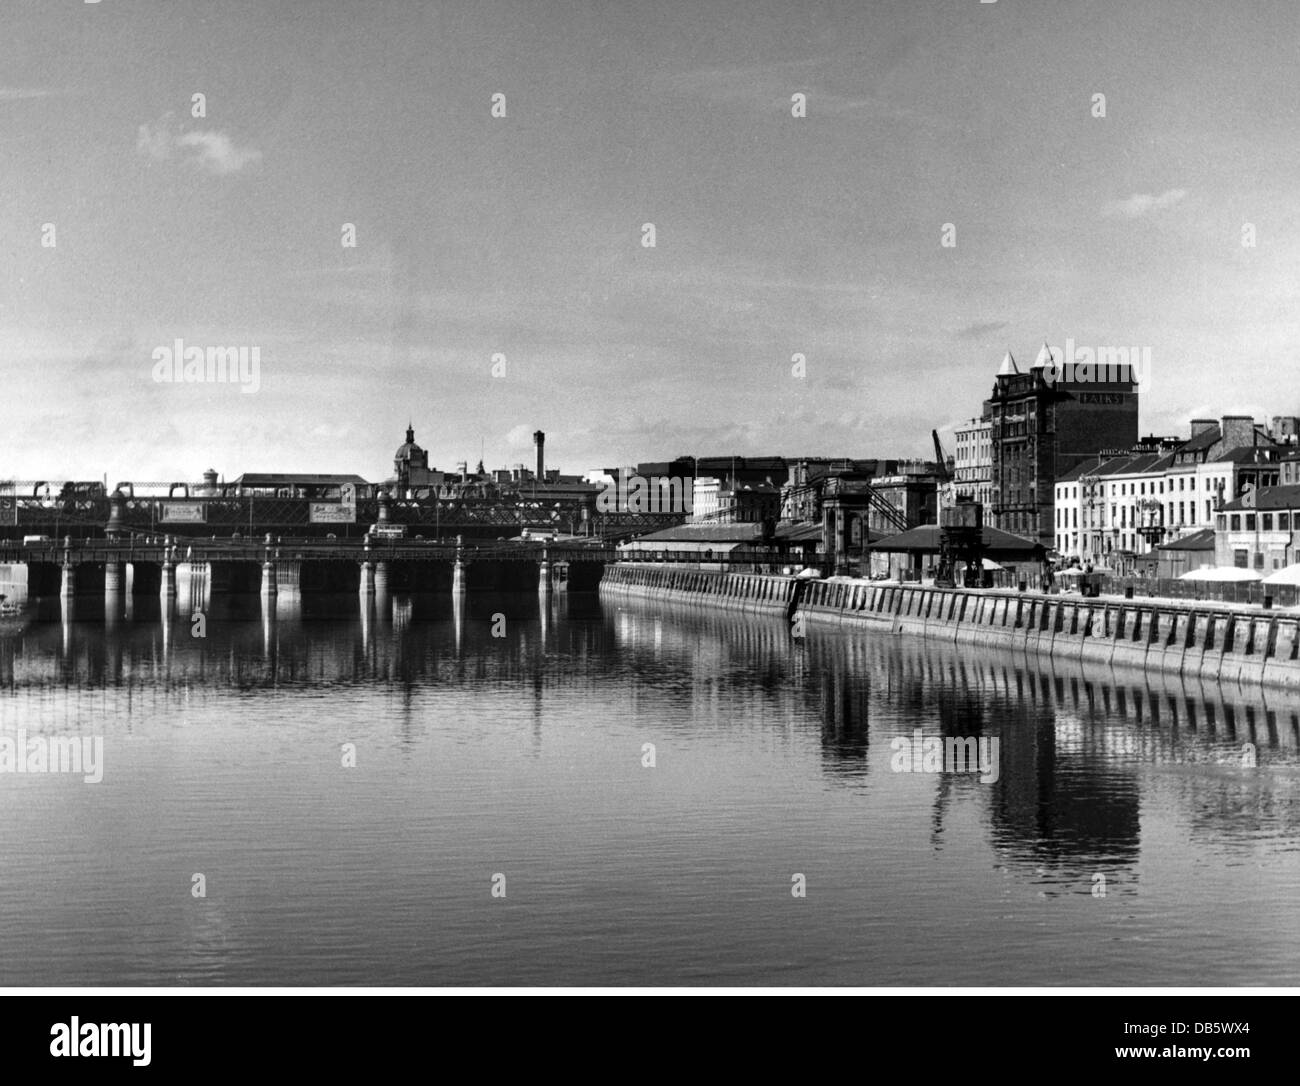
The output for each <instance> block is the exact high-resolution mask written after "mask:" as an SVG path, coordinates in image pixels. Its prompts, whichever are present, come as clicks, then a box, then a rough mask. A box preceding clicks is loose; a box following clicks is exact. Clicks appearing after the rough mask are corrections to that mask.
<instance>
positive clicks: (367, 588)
mask: <svg viewBox="0 0 1300 1086" xmlns="http://www.w3.org/2000/svg"><path fill="white" fill-rule="evenodd" d="M357 591H358V592H359V593H360V594H361V595H363V596H373V595H374V594H375V564H374V563H373V562H371V561H370V560H369V559H366V560H365V561H364V562H362V563H361V584H360V586H359V587H358V589H357Z"/></svg>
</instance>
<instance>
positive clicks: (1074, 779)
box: [0, 596, 1300, 985]
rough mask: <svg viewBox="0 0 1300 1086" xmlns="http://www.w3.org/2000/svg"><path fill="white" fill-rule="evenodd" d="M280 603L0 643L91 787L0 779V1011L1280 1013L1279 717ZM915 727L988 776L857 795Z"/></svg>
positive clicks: (593, 610) (664, 625)
mask: <svg viewBox="0 0 1300 1086" xmlns="http://www.w3.org/2000/svg"><path fill="white" fill-rule="evenodd" d="M308 604H309V606H308V611H307V613H306V614H304V613H303V610H302V607H301V606H300V605H295V604H294V603H293V602H291V601H288V600H285V599H283V598H282V599H281V600H280V601H279V604H278V612H279V614H278V617H274V618H272V617H269V616H268V617H266V618H263V617H262V615H261V611H260V604H259V601H258V600H256V599H251V600H236V601H228V602H226V603H225V604H224V607H222V606H218V607H217V608H215V609H214V610H213V611H212V612H211V613H209V614H208V615H206V616H204V622H205V624H206V630H204V631H203V632H205V633H206V636H205V637H202V638H200V637H195V636H193V633H194V632H195V627H194V625H193V620H192V618H191V617H190V616H183V615H182V616H177V617H175V618H172V619H171V620H169V621H168V622H167V623H165V624H164V623H163V622H161V621H160V619H159V616H158V615H157V613H156V610H155V611H154V613H153V614H152V615H149V614H142V613H141V612H140V611H139V610H137V612H136V613H135V614H134V615H133V616H132V617H131V618H129V619H122V620H119V621H118V622H117V623H116V624H115V625H114V626H113V628H111V629H105V626H104V623H103V621H102V618H100V617H96V616H86V615H83V614H82V613H81V612H78V614H77V615H76V616H75V619H76V620H75V621H72V622H70V623H63V622H61V621H58V612H57V610H56V611H55V613H54V615H53V616H52V617H53V618H54V621H48V622H41V623H37V624H34V625H31V626H29V627H28V628H27V629H26V630H25V631H17V632H15V631H12V630H10V631H8V632H6V633H4V634H0V739H3V738H4V737H8V738H10V739H11V740H16V739H17V737H18V732H19V729H23V730H24V731H25V733H26V736H27V737H28V738H29V740H30V738H31V737H36V738H38V739H40V740H46V741H48V740H49V739H51V738H53V737H56V736H86V737H94V736H100V737H102V739H103V752H104V753H103V759H104V767H103V770H104V771H103V780H102V782H100V783H98V784H87V783H84V782H83V780H82V778H81V776H77V775H73V774H68V773H63V774H56V773H44V774H42V773H21V774H20V773H11V772H4V773H0V827H3V829H2V832H0V983H3V984H6V985H18V984H22V985H27V984H42V985H50V984H92V985H106V984H178V983H179V984H223V985H224V984H295V985H299V984H305V985H323V984H375V985H441V984H458V985H459V984H645V985H658V984H742V983H743V984H887V985H899V984H921V985H984V984H992V985H1008V984H1081V985H1145V984H1159V985H1163V984H1180V985H1192V984H1231V985H1237V984H1284V985H1294V984H1297V983H1300V923H1298V922H1297V915H1298V911H1297V906H1298V905H1300V751H1298V750H1297V730H1296V729H1297V713H1300V699H1297V698H1296V697H1295V696H1288V695H1283V694H1276V693H1272V692H1266V693H1263V694H1261V693H1260V692H1259V691H1258V690H1254V691H1241V690H1237V689H1235V688H1234V689H1232V690H1220V689H1218V688H1217V687H1209V688H1202V686H1201V685H1200V684H1199V683H1195V684H1192V685H1187V686H1184V685H1182V684H1181V683H1180V681H1179V680H1178V679H1176V678H1175V679H1167V678H1163V677H1161V676H1159V675H1147V674H1142V673H1139V674H1135V675H1118V674H1113V673H1112V672H1110V671H1109V670H1097V669H1091V670H1089V671H1084V670H1081V669H1080V668H1079V666H1078V665H1053V663H1052V662H1051V661H1048V660H1045V659H1040V658H1037V657H1030V658H1029V659H1027V660H1026V659H1025V658H1024V657H1021V656H1017V655H1015V654H1014V653H1012V652H1010V651H1006V652H1003V651H992V650H991V651H988V652H987V653H981V652H980V651H979V650H977V649H970V648H961V649H958V648H955V647H952V646H946V647H945V646H942V645H936V644H934V643H926V642H922V641H919V640H913V639H900V638H895V637H890V636H888V635H879V634H870V633H856V634H850V633H844V632H838V631H836V632H832V631H826V632H821V631H818V630H816V629H815V628H814V629H813V630H812V632H811V634H810V636H809V637H808V639H807V640H806V641H803V642H792V641H791V640H790V639H789V636H788V634H787V631H786V629H785V627H784V626H783V625H782V624H781V623H780V622H779V621H776V620H772V619H767V618H762V617H754V616H739V615H734V614H713V613H708V612H698V611H690V612H687V611H680V610H678V611H673V610H669V609H666V608H665V609H656V608H655V607H653V606H651V605H644V604H629V605H625V606H622V607H620V606H618V605H616V604H612V603H610V602H608V601H606V602H605V603H604V604H603V605H602V604H601V603H599V602H597V601H596V600H595V599H593V598H590V597H586V598H584V597H574V598H573V599H571V600H565V599H562V598H560V599H557V600H556V601H554V602H553V603H552V604H551V605H550V606H549V607H547V608H544V609H541V610H539V605H538V601H537V599H536V597H535V596H519V597H479V596H472V597H470V599H469V600H468V603H467V604H466V605H464V606H462V607H461V608H459V609H455V608H453V603H452V601H451V599H449V598H447V597H442V598H437V597H430V598H423V597H422V598H416V599H396V600H391V601H390V600H386V599H381V600H380V601H379V602H378V606H377V609H376V610H375V611H372V612H371V613H370V614H369V615H368V616H366V617H365V618H364V620H363V618H362V617H361V614H360V611H361V609H360V608H359V606H358V601H357V600H356V598H355V597H353V598H350V599H341V600H333V601H317V602H313V601H308ZM56 606H57V605H56ZM137 606H138V605H137ZM457 611H458V612H459V613H457ZM494 615H499V616H502V619H498V620H496V621H495V623H494V618H493V616H494ZM494 624H495V626H496V628H497V632H498V633H501V634H503V636H493V628H494ZM917 728H920V729H922V735H923V737H941V736H960V737H972V738H978V737H983V738H985V739H992V738H996V739H997V740H998V751H999V755H998V763H997V780H996V781H992V782H990V783H981V781H980V779H979V776H978V774H975V773H970V772H965V771H962V770H957V771H940V772H897V771H895V769H894V765H895V764H897V763H898V761H899V759H898V758H897V757H896V756H895V753H894V750H893V749H892V748H891V741H893V740H895V739H900V740H906V742H907V743H909V744H910V743H911V741H912V739H913V736H914V729H917ZM345 744H354V745H355V751H356V755H355V761H356V764H355V768H349V767H345V766H344V765H343V764H342V763H343V761H344V760H345V751H346V748H345V746H344V745H345ZM645 744H653V747H654V760H655V765H654V767H653V768H647V767H646V766H644V765H643V761H645V760H646V759H647V755H646V753H645V751H646V748H645ZM1251 754H1253V755H1254V760H1255V763H1256V764H1255V765H1253V766H1251V765H1250V764H1249V762H1250V760H1251V759H1250V755H1251ZM906 760H907V761H908V762H909V764H910V757H909V758H908V759H906ZM196 873H201V874H202V875H203V876H204V879H205V880H206V897H203V898H196V897H195V896H194V895H193V893H192V886H193V885H194V883H193V876H194V875H195V874H196ZM796 874H798V875H802V876H803V877H804V879H805V881H806V886H807V894H806V897H803V898H799V897H795V896H793V895H792V885H793V884H792V879H793V876H795V875H796ZM496 875H504V876H505V896H504V897H493V895H492V887H493V878H494V876H496ZM1099 876H1100V877H1101V878H1100V879H1099ZM1102 879H1104V889H1105V895H1104V896H1100V893H1099V891H1100V889H1101V888H1102V885H1103V884H1102V881H1101V880H1102Z"/></svg>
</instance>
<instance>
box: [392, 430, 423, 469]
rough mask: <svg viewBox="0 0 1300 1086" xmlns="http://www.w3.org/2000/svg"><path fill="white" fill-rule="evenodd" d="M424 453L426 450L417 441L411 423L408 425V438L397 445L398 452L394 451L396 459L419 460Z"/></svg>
mask: <svg viewBox="0 0 1300 1086" xmlns="http://www.w3.org/2000/svg"><path fill="white" fill-rule="evenodd" d="M423 455H424V450H423V449H422V448H420V446H419V445H417V444H416V443H415V431H414V430H413V429H411V426H410V424H409V423H408V424H407V427H406V440H405V441H404V442H402V444H401V445H399V446H398V447H397V452H395V453H393V459H394V460H418V459H419V458H420V457H422V456H423Z"/></svg>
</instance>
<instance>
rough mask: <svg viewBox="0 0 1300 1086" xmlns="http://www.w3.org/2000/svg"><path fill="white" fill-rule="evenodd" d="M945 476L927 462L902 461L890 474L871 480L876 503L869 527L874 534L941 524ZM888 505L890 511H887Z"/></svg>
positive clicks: (874, 503)
mask: <svg viewBox="0 0 1300 1086" xmlns="http://www.w3.org/2000/svg"><path fill="white" fill-rule="evenodd" d="M945 482H946V473H943V472H942V471H941V468H940V467H936V465H935V464H933V463H931V462H929V461H925V460H901V461H899V462H898V464H897V466H896V467H894V468H893V470H891V471H889V472H888V473H887V474H883V475H875V476H873V477H872V478H871V489H872V491H874V494H875V497H876V499H878V500H877V501H875V502H873V503H872V507H871V510H870V514H869V518H868V521H867V526H868V527H869V528H870V529H871V530H872V531H874V532H881V533H888V532H896V531H898V530H899V529H900V528H903V527H906V528H915V527H918V526H919V525H922V524H937V523H938V521H939V488H940V486H942V485H943V484H944V483H945ZM886 506H888V508H885V507H886Z"/></svg>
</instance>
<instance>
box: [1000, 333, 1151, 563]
mask: <svg viewBox="0 0 1300 1086" xmlns="http://www.w3.org/2000/svg"><path fill="white" fill-rule="evenodd" d="M982 417H983V418H985V419H987V420H988V421H989V423H990V428H989V440H990V445H991V452H992V479H991V489H992V513H993V524H994V526H996V527H998V528H1001V529H1002V530H1003V531H1007V532H1013V533H1014V534H1016V535H1019V536H1024V537H1025V538H1028V539H1033V540H1036V541H1037V542H1040V543H1042V544H1043V546H1044V547H1046V548H1051V547H1053V546H1054V545H1055V543H1056V537H1055V527H1054V523H1053V496H1054V495H1053V490H1054V485H1055V482H1056V480H1057V479H1058V478H1060V477H1061V476H1063V475H1064V474H1065V473H1066V472H1068V471H1069V470H1070V469H1071V468H1074V467H1076V466H1077V465H1079V464H1081V463H1083V462H1085V461H1087V460H1095V459H1096V457H1097V454H1098V453H1099V452H1101V451H1102V450H1103V449H1120V448H1122V449H1127V448H1130V447H1132V446H1133V445H1134V444H1136V443H1137V440H1138V386H1137V380H1136V375H1135V373H1134V367H1133V366H1132V365H1129V364H1127V363H1124V364H1119V365H1110V364H1103V365H1096V366H1093V365H1087V366H1081V365H1075V364H1073V363H1070V364H1067V365H1065V366H1059V365H1057V364H1056V363H1055V361H1054V358H1053V355H1052V353H1051V350H1050V348H1049V347H1048V346H1047V345H1046V344H1044V345H1043V349H1042V350H1041V351H1040V352H1039V354H1038V358H1037V359H1036V360H1035V361H1034V364H1033V365H1032V366H1031V367H1030V368H1029V369H1028V370H1026V371H1023V372H1022V371H1021V369H1020V367H1019V366H1018V365H1017V364H1016V360H1015V359H1014V358H1013V357H1012V355H1011V352H1010V351H1008V352H1007V354H1006V357H1005V358H1004V359H1003V360H1002V366H1001V368H1000V369H999V370H998V373H997V377H996V379H995V381H994V385H993V392H992V394H991V395H990V396H989V398H988V399H987V400H985V401H984V411H983V416H982Z"/></svg>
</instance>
